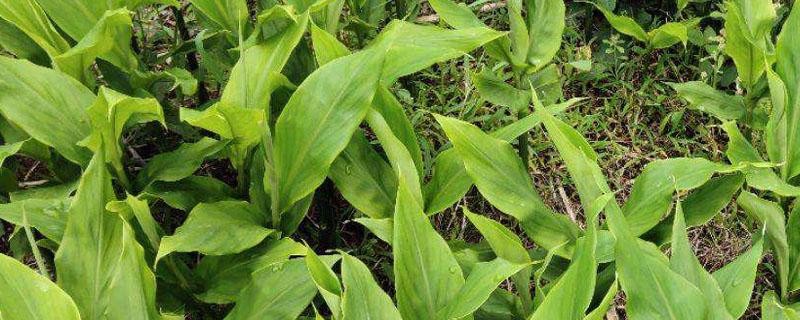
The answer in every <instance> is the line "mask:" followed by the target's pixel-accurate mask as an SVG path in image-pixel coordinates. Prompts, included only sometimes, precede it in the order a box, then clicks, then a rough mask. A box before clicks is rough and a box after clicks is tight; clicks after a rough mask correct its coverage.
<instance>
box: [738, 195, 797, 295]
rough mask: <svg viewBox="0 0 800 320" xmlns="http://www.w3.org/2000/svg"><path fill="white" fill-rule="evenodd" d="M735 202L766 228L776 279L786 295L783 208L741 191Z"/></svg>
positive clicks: (787, 280)
mask: <svg viewBox="0 0 800 320" xmlns="http://www.w3.org/2000/svg"><path fill="white" fill-rule="evenodd" d="M736 203H737V204H738V205H739V206H741V207H742V209H744V212H745V213H747V215H749V216H751V217H752V218H754V219H756V220H758V222H759V223H761V224H762V225H764V228H766V234H767V239H768V240H769V246H770V247H771V248H772V253H773V254H774V255H775V260H777V265H778V279H779V287H780V290H781V295H782V296H786V292H787V290H788V287H789V271H790V269H789V266H790V264H789V244H788V240H787V238H786V227H785V223H784V222H785V218H784V213H783V209H781V207H780V206H779V205H778V204H777V203H774V202H772V201H768V200H764V199H761V198H759V197H758V196H756V195H754V194H752V193H750V192H747V191H742V192H741V193H740V194H739V197H738V198H737V199H736Z"/></svg>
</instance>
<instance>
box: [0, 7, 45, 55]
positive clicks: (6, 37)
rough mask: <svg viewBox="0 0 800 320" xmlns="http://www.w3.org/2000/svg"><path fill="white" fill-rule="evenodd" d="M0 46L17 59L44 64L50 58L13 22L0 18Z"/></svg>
mask: <svg viewBox="0 0 800 320" xmlns="http://www.w3.org/2000/svg"><path fill="white" fill-rule="evenodd" d="M0 48H3V50H5V51H7V52H9V53H11V54H13V55H14V56H15V57H17V58H19V59H25V60H28V61H31V62H33V63H35V64H38V65H40V66H45V65H47V64H48V61H49V60H50V59H49V58H48V56H47V53H46V52H44V50H42V48H40V47H39V45H37V44H36V42H34V41H33V39H31V38H30V37H28V36H27V35H26V34H25V33H24V32H22V30H20V29H18V28H17V27H16V26H15V25H14V24H12V23H10V22H8V21H6V20H3V19H2V18H0Z"/></svg>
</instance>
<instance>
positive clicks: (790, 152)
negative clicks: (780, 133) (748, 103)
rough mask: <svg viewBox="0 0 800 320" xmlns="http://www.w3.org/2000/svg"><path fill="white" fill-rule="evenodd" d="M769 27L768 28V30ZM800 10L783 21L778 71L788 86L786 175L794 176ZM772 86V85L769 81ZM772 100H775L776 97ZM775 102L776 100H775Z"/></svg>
mask: <svg viewBox="0 0 800 320" xmlns="http://www.w3.org/2000/svg"><path fill="white" fill-rule="evenodd" d="M768 30H769V29H768ZM798 37H800V9H799V7H798V6H793V7H792V12H791V13H790V14H789V18H788V19H787V20H786V22H785V23H784V24H783V29H782V30H781V33H780V34H779V35H778V41H777V46H776V56H777V63H776V70H775V71H776V73H777V74H778V75H779V76H780V78H781V79H782V80H783V83H784V84H785V85H786V100H785V101H786V102H785V103H786V104H785V106H784V112H783V114H784V115H785V118H786V120H785V121H786V129H785V130H786V134H787V135H786V148H787V150H786V165H785V167H786V169H784V170H785V171H786V172H787V174H784V177H785V178H787V179H788V178H792V177H794V176H796V175H797V174H798V173H800V148H798V147H797V143H798V140H799V139H800V130H799V128H798V127H800V88H798V86H797V83H800V39H798ZM770 89H772V84H771V83H770ZM773 99H775V98H774V97H773ZM773 104H775V102H773Z"/></svg>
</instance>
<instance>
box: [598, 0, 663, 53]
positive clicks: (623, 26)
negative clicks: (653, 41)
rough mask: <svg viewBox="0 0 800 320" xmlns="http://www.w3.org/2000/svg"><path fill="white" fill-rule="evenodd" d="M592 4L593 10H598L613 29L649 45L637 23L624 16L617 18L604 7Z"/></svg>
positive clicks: (646, 35) (645, 35) (646, 37)
mask: <svg viewBox="0 0 800 320" xmlns="http://www.w3.org/2000/svg"><path fill="white" fill-rule="evenodd" d="M592 4H593V5H594V6H595V8H597V10H600V12H602V13H603V16H605V17H606V20H608V23H610V24H611V26H612V27H614V29H616V30H617V31H619V32H620V33H622V34H626V35H629V36H631V37H634V38H635V39H636V40H639V41H641V42H644V43H649V41H650V37H649V35H648V34H647V32H645V31H644V29H642V27H641V26H639V24H638V23H636V21H634V20H633V19H631V18H629V17H626V16H618V15H616V14H614V12H612V11H611V10H609V9H607V8H606V7H604V6H601V5H598V4H596V3H592Z"/></svg>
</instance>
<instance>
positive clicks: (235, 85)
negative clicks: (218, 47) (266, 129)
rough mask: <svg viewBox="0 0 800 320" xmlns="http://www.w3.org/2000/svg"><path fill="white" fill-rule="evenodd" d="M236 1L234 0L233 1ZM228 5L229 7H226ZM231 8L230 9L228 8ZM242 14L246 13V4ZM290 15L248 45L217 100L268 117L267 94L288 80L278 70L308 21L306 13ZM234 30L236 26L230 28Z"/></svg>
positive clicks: (268, 95)
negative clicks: (261, 39) (282, 25)
mask: <svg viewBox="0 0 800 320" xmlns="http://www.w3.org/2000/svg"><path fill="white" fill-rule="evenodd" d="M219 1H225V2H237V3H238V2H241V3H242V5H245V4H244V2H245V1H244V0H208V1H206V0H204V1H193V2H194V3H195V6H197V4H198V2H219ZM237 5H238V4H237ZM229 9H230V8H229ZM231 10H233V9H231ZM244 10H245V18H246V17H247V14H246V12H247V8H246V7H245V8H244ZM292 18H293V19H294V20H293V21H292V22H291V23H290V24H289V26H287V27H286V28H284V29H282V30H281V31H280V33H278V34H275V35H273V36H271V37H269V38H268V39H267V40H265V41H264V42H262V43H259V44H257V45H254V46H251V47H248V48H247V49H245V51H244V54H242V55H241V57H240V58H239V61H238V62H237V63H236V65H235V66H234V67H233V69H231V75H230V78H229V80H228V84H227V85H226V86H225V89H224V90H223V92H222V97H221V98H220V104H221V105H225V106H232V107H239V108H245V109H257V110H263V111H265V112H266V116H267V118H269V116H270V115H269V111H270V109H269V104H270V103H269V102H270V95H271V94H272V92H273V91H274V90H275V89H277V88H278V87H279V86H282V85H284V86H285V85H286V84H287V83H289V81H288V80H287V79H286V78H285V77H284V76H283V75H281V74H280V71H281V70H283V68H284V66H285V65H286V62H287V61H288V60H289V56H290V55H291V53H292V50H294V48H295V47H296V46H297V44H298V43H299V42H300V39H302V37H303V33H304V32H305V30H306V26H307V25H308V14H302V15H299V16H292ZM233 30H236V29H233Z"/></svg>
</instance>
